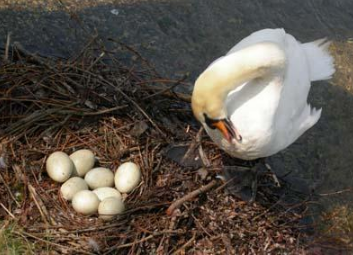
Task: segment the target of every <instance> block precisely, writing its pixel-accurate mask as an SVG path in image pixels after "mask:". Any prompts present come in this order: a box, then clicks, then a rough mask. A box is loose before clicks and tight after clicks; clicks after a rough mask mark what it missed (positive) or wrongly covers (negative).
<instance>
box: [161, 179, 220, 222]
mask: <svg viewBox="0 0 353 255" xmlns="http://www.w3.org/2000/svg"><path fill="white" fill-rule="evenodd" d="M216 184H217V180H213V181H211V182H210V183H209V184H207V185H205V186H202V187H200V188H198V189H197V190H194V191H193V192H191V193H189V194H187V195H185V196H184V197H182V198H179V199H178V200H176V201H175V202H173V204H171V205H170V206H169V207H168V209H167V215H169V216H171V215H172V214H173V212H174V210H175V209H177V208H179V207H180V206H181V205H182V204H183V203H185V202H186V201H189V200H191V199H193V198H195V197H197V196H198V195H200V194H202V193H204V192H206V191H208V190H210V189H212V188H213V187H214V186H215V185H216Z"/></svg>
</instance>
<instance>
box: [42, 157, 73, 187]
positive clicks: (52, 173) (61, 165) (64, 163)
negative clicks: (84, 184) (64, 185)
mask: <svg viewBox="0 0 353 255" xmlns="http://www.w3.org/2000/svg"><path fill="white" fill-rule="evenodd" d="M46 169H47V173H48V175H49V177H50V178H51V179H52V180H54V181H56V182H65V181H66V180H67V179H69V178H70V176H71V174H72V173H73V172H74V171H75V166H74V163H73V162H72V161H71V159H70V158H69V156H68V155H67V154H66V153H64V152H61V151H56V152H54V153H52V154H51V155H50V156H49V157H48V159H47V162H46Z"/></svg>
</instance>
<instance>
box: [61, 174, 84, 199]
mask: <svg viewBox="0 0 353 255" xmlns="http://www.w3.org/2000/svg"><path fill="white" fill-rule="evenodd" d="M81 190H88V185H87V183H86V182H85V180H84V179H82V178H80V177H71V178H70V179H68V180H67V181H66V182H65V183H64V184H63V185H62V186H61V188H60V192H61V195H62V196H63V198H64V199H66V200H68V201H71V200H72V198H73V197H74V195H75V194H76V193H77V192H79V191H81Z"/></svg>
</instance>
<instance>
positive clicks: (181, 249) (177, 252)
mask: <svg viewBox="0 0 353 255" xmlns="http://www.w3.org/2000/svg"><path fill="white" fill-rule="evenodd" d="M195 236H196V233H195V232H194V235H193V236H192V238H191V239H190V240H189V241H187V242H186V243H185V244H184V245H183V246H181V247H180V248H179V249H177V250H176V251H175V252H173V253H172V255H178V254H184V253H185V251H184V250H185V248H186V247H188V246H190V245H191V244H192V243H193V242H194V241H195Z"/></svg>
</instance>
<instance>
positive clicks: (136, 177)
mask: <svg viewBox="0 0 353 255" xmlns="http://www.w3.org/2000/svg"><path fill="white" fill-rule="evenodd" d="M140 180H141V171H140V168H139V166H138V165H136V164H135V163H132V162H126V163H124V164H122V165H121V166H119V168H118V170H117V171H116V173H115V177H114V182H115V187H116V189H117V190H119V191H120V192H121V193H127V192H130V191H132V190H133V189H134V188H136V187H137V185H138V184H139V183H140Z"/></svg>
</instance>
